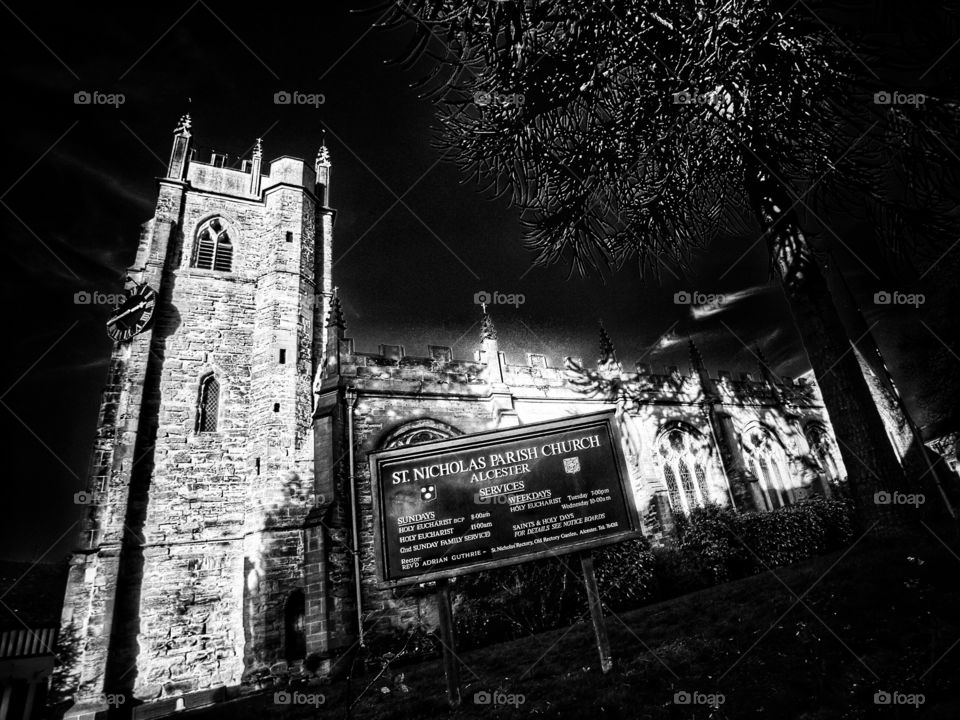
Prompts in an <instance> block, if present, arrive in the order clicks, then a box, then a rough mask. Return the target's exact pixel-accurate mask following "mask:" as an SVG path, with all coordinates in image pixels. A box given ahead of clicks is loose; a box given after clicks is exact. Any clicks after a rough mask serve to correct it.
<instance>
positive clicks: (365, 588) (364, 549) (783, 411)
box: [330, 340, 839, 637]
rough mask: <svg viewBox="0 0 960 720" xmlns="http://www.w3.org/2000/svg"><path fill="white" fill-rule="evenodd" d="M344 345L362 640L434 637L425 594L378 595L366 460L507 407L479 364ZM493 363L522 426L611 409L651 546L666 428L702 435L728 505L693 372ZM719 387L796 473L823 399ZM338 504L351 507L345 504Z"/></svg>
mask: <svg viewBox="0 0 960 720" xmlns="http://www.w3.org/2000/svg"><path fill="white" fill-rule="evenodd" d="M339 348H340V351H341V353H342V354H341V357H340V361H339V362H340V364H339V372H340V382H341V384H343V385H349V386H352V387H354V388H355V389H356V390H357V393H358V400H357V405H356V409H355V412H354V418H353V421H354V432H355V453H356V488H357V492H358V495H359V499H358V508H359V512H360V534H361V538H360V545H361V558H362V574H361V595H362V603H363V617H364V628H365V632H366V633H368V636H370V637H377V636H382V635H388V634H390V633H392V632H393V631H394V630H396V629H409V628H412V627H424V628H426V629H434V628H435V627H436V622H437V620H436V609H435V606H434V604H433V599H432V593H431V591H430V590H429V589H425V588H420V587H418V586H407V587H404V588H398V589H395V590H382V589H379V588H377V587H376V568H375V561H374V552H373V523H372V496H371V492H372V488H371V477H370V467H369V463H368V462H367V460H366V457H367V455H368V453H370V452H371V451H373V450H377V449H382V448H384V447H390V446H391V443H393V442H395V441H396V439H397V434H398V433H400V432H402V430H403V429H404V428H421V429H422V428H433V429H436V430H437V431H438V432H439V433H441V434H446V435H455V434H460V433H473V432H480V431H484V430H491V429H496V428H498V427H499V423H500V422H501V414H502V413H501V405H502V403H503V398H502V397H498V396H497V394H498V393H501V394H502V391H499V390H497V389H496V386H495V385H494V384H491V383H490V382H488V378H489V377H490V373H488V371H487V368H486V367H485V366H484V365H483V364H482V363H477V362H469V361H457V360H445V359H443V358H445V357H446V355H445V354H444V353H443V352H442V351H443V350H444V349H443V348H439V350H440V351H441V352H440V353H435V354H434V357H430V358H427V357H412V356H407V355H405V354H403V352H402V350H401V348H399V347H397V346H392V347H391V346H382V347H381V350H382V351H383V352H381V353H378V354H373V353H359V352H354V350H353V343H352V341H350V340H343V341H341V343H340V346H339ZM488 356H496V357H498V358H499V359H500V361H501V362H502V363H503V366H502V368H501V370H502V374H501V375H498V376H497V377H501V376H502V377H503V380H504V382H505V383H506V385H505V391H506V394H507V396H508V399H507V402H508V404H509V405H510V407H511V408H512V411H513V412H514V413H515V414H516V417H517V418H518V419H519V421H520V422H521V423H523V424H529V423H534V422H540V421H544V420H555V419H558V418H563V417H569V416H573V415H579V414H584V413H589V412H597V411H600V410H605V409H618V419H619V423H620V430H621V435H622V436H623V439H624V451H625V455H626V457H627V465H628V470H629V473H630V481H631V484H632V487H633V490H634V497H635V501H636V503H637V507H638V510H639V513H640V517H641V521H642V524H643V529H644V532H645V534H646V535H647V536H648V537H649V538H650V539H651V540H652V541H653V542H655V543H656V542H665V541H668V540H669V537H668V535H669V532H670V530H671V528H672V517H669V516H665V515H669V504H668V501H666V500H665V495H666V492H667V488H666V484H665V482H664V476H663V471H662V468H661V466H660V464H659V458H658V457H657V455H656V453H655V452H654V449H655V447H656V445H657V441H658V438H659V437H660V435H661V433H663V432H664V431H665V430H666V429H669V428H670V427H673V426H675V425H678V424H679V425H682V426H683V427H684V428H686V429H688V430H690V431H693V432H694V433H696V434H697V436H698V437H700V438H701V439H702V442H703V444H704V446H705V447H706V448H707V455H706V457H705V462H706V470H707V478H706V480H707V486H708V492H709V494H710V499H711V500H712V501H714V502H717V503H720V504H728V503H729V502H730V490H729V485H728V479H727V477H726V474H725V471H724V467H723V465H722V463H721V460H720V454H719V451H718V449H717V443H716V439H715V437H714V430H713V428H712V427H711V423H710V421H709V419H708V415H707V414H706V412H705V409H704V405H703V404H704V392H703V388H702V387H701V383H700V379H699V377H698V376H697V375H696V374H695V373H691V374H690V375H683V374H681V373H680V372H679V370H677V369H676V368H670V369H668V370H667V372H666V373H664V374H655V373H651V372H650V371H649V368H645V367H641V368H640V372H633V373H628V372H624V371H623V369H622V367H620V366H619V365H616V364H614V365H608V366H606V367H604V368H598V369H596V370H591V369H581V370H579V371H577V370H576V369H572V370H571V369H564V368H554V367H549V366H547V365H546V363H545V362H544V361H543V360H539V359H534V360H533V362H532V363H531V364H528V365H510V364H507V363H506V362H505V360H503V356H502V354H500V353H495V352H494V353H489V354H488ZM715 382H716V384H717V390H718V392H719V393H720V400H721V402H722V404H723V407H724V410H725V411H726V412H727V413H729V415H730V416H731V417H732V419H733V424H734V427H735V428H736V430H737V432H739V433H742V432H744V431H746V430H747V429H749V428H750V427H752V426H753V425H762V426H763V427H764V428H766V429H767V430H769V431H770V432H771V433H773V434H774V436H775V437H776V438H777V440H778V441H779V442H780V443H782V444H783V447H784V452H785V454H786V456H787V458H788V460H789V461H790V463H791V465H790V470H791V474H792V473H793V472H794V471H795V470H796V471H798V472H799V467H800V466H799V458H800V457H801V456H802V455H804V454H806V453H808V452H809V447H808V446H807V444H806V440H805V438H804V436H803V426H804V424H805V423H806V422H809V421H814V420H815V421H818V422H822V423H825V424H827V423H828V421H827V419H826V413H825V410H824V409H823V406H822V403H821V402H820V400H819V398H818V397H817V396H816V395H815V394H814V393H813V392H812V390H811V389H810V388H805V387H804V386H802V385H800V384H797V383H795V382H793V381H792V380H781V381H779V382H778V385H777V386H776V387H772V386H771V385H770V384H769V383H768V382H767V381H764V380H757V379H754V378H753V377H752V376H748V375H744V376H742V377H741V379H740V380H733V379H732V378H731V377H730V376H729V374H728V373H721V374H720V377H718V378H716V380H715ZM838 460H839V458H838ZM799 484H800V481H799V474H798V475H797V485H798V487H799ZM341 487H342V489H341V491H340V492H339V497H340V499H341V500H343V498H344V497H345V495H346V493H347V492H348V489H349V488H348V487H346V485H343V486H341ZM798 498H799V494H798ZM665 502H666V503H667V508H666V510H665V509H664V504H665ZM342 507H344V508H345V507H346V506H345V501H344V505H342ZM336 517H338V518H339V521H338V522H337V523H335V526H336V527H337V528H338V530H336V531H335V532H333V533H332V534H331V545H330V564H331V567H332V570H331V572H332V573H336V574H337V575H338V577H340V578H341V579H343V578H348V577H349V575H350V573H352V565H351V563H352V559H351V554H350V543H351V539H350V537H349V524H348V523H349V520H348V510H343V511H342V512H341V513H340V514H339V515H337V516H336ZM347 585H348V586H349V585H350V583H349V582H348V583H347ZM350 589H351V592H349V593H341V597H334V598H333V599H332V602H333V603H334V605H335V606H336V607H339V608H340V609H341V610H342V611H343V612H342V617H341V620H340V623H341V627H339V628H338V632H341V633H345V634H347V635H349V634H350V633H351V632H355V630H354V627H355V621H354V620H353V615H352V613H353V612H355V605H354V602H355V591H353V589H352V587H351V588H350Z"/></svg>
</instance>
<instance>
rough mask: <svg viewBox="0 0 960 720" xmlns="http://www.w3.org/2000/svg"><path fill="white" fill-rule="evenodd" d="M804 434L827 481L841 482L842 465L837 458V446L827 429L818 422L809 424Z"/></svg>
mask: <svg viewBox="0 0 960 720" xmlns="http://www.w3.org/2000/svg"><path fill="white" fill-rule="evenodd" d="M804 435H805V436H806V438H807V444H809V445H810V452H811V454H812V455H813V459H814V460H816V461H817V464H818V465H819V466H820V469H821V470H822V471H823V474H824V475H825V477H826V479H827V481H828V482H830V483H836V482H839V481H840V479H841V474H840V466H839V465H838V464H837V460H836V458H837V455H836V448H835V447H834V445H833V441H832V440H831V439H830V436H829V435H828V434H827V431H826V429H825V428H823V427H822V426H820V425H817V424H812V425H808V426H807V427H806V429H805V431H804Z"/></svg>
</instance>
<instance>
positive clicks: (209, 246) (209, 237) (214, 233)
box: [192, 217, 233, 272]
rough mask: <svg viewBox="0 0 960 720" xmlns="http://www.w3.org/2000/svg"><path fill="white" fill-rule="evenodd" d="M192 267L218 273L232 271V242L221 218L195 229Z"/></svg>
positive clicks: (211, 219) (212, 219)
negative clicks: (195, 236)
mask: <svg viewBox="0 0 960 720" xmlns="http://www.w3.org/2000/svg"><path fill="white" fill-rule="evenodd" d="M192 265H193V267H195V268H199V269H201V270H217V271H219V272H230V271H231V270H232V269H233V241H232V240H231V237H230V232H229V231H228V229H227V226H226V223H225V222H224V221H223V218H219V217H215V218H210V219H209V220H207V221H206V222H205V223H203V224H202V225H201V226H200V227H199V228H198V229H197V241H196V243H195V246H194V252H193V264H192Z"/></svg>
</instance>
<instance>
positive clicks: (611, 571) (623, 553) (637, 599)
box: [581, 538, 657, 612]
mask: <svg viewBox="0 0 960 720" xmlns="http://www.w3.org/2000/svg"><path fill="white" fill-rule="evenodd" d="M654 563H655V561H654V557H653V553H652V552H651V551H650V543H649V542H648V541H647V539H646V538H637V539H635V540H627V541H625V542H621V543H617V544H616V545H607V546H606V547H604V548H601V549H600V550H598V551H596V552H595V553H594V562H593V565H594V572H595V574H596V576H597V587H598V588H599V590H600V598H601V599H602V600H603V602H604V604H605V605H607V606H608V607H609V608H610V609H611V610H614V611H617V612H619V611H622V610H629V609H632V608H635V607H639V606H640V605H641V604H642V603H644V602H646V601H647V600H649V599H650V598H652V597H654V595H655V594H656V586H657V583H656V579H655V576H654ZM581 589H582V588H581Z"/></svg>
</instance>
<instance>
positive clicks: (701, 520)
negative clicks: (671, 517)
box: [677, 496, 854, 582]
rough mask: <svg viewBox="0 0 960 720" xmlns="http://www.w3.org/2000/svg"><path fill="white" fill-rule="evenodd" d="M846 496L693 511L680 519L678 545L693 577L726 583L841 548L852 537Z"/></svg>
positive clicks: (705, 508) (713, 507)
mask: <svg viewBox="0 0 960 720" xmlns="http://www.w3.org/2000/svg"><path fill="white" fill-rule="evenodd" d="M851 516H852V515H851V508H850V506H849V504H848V503H847V501H845V500H828V499H826V498H823V497H819V496H817V497H813V498H810V499H807V500H803V501H801V502H798V503H796V504H794V505H788V506H786V507H783V508H778V509H777V510H774V511H772V512H750V513H742V514H738V513H736V512H734V511H733V510H731V509H729V508H725V507H717V506H710V507H704V508H698V509H696V510H694V511H693V512H692V513H691V514H690V515H689V516H688V517H685V518H682V519H681V520H680V522H678V524H677V527H678V535H679V544H678V549H679V552H680V555H681V557H682V562H683V563H684V564H686V565H687V566H688V567H687V571H688V573H689V575H690V576H691V577H692V578H697V577H698V576H700V575H702V574H703V573H704V572H705V573H706V574H707V575H708V576H709V578H710V579H711V580H712V581H713V582H724V581H727V580H732V579H735V578H740V577H745V576H747V575H753V574H756V573H760V572H763V571H764V570H766V569H768V568H772V567H777V566H780V565H788V564H791V563H794V562H797V561H799V560H803V559H806V558H809V557H812V556H813V555H817V554H820V553H824V552H830V551H832V550H836V549H838V548H841V547H843V546H844V545H846V544H847V543H849V542H850V540H851V539H852V537H853V532H854V528H853V522H852V520H851Z"/></svg>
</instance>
